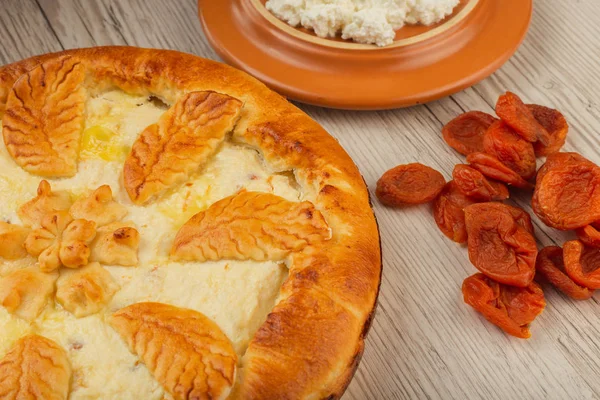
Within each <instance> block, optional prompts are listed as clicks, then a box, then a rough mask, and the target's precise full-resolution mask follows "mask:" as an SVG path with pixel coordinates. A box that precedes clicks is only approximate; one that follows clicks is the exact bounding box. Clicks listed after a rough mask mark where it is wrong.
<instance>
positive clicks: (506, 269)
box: [376, 92, 600, 338]
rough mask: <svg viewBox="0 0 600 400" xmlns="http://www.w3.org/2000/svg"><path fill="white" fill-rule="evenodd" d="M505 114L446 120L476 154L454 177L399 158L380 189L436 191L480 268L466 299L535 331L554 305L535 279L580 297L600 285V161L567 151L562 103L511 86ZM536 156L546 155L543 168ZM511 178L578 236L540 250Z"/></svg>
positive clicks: (448, 228)
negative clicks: (529, 97) (535, 98)
mask: <svg viewBox="0 0 600 400" xmlns="http://www.w3.org/2000/svg"><path fill="white" fill-rule="evenodd" d="M496 114H497V116H498V117H499V118H496V117H494V116H492V115H489V114H486V113H483V112H480V111H470V112H467V113H464V114H462V115H459V116H458V117H456V118H455V119H453V120H452V121H450V122H449V123H448V124H446V125H445V126H444V127H443V129H442V136H443V138H444V140H445V141H446V143H447V144H448V145H449V146H450V147H452V148H453V149H455V150H456V151H458V152H459V153H461V154H463V155H465V156H466V157H467V158H466V161H467V164H458V165H456V166H455V167H454V171H453V172H452V180H451V181H450V182H447V183H446V182H445V181H444V179H443V177H442V175H441V174H440V173H439V172H437V171H435V170H433V169H431V168H430V167H427V166H425V165H422V164H417V163H415V164H408V165H400V166H398V167H396V168H394V169H392V170H390V171H388V172H386V173H385V174H384V175H383V176H382V177H381V179H380V180H379V181H378V182H377V190H376V194H377V196H378V197H379V199H380V200H381V202H382V203H384V204H386V205H388V206H396V207H400V206H405V205H408V204H420V203H426V202H429V201H432V200H433V216H434V219H435V222H436V224H437V225H438V227H439V228H440V230H441V231H442V232H443V233H444V235H446V236H447V237H449V238H450V239H452V240H453V241H455V242H458V243H466V244H467V247H468V251H469V259H470V261H471V263H472V264H473V265H474V266H475V268H477V269H478V270H479V271H480V273H477V274H475V275H472V276H470V277H468V278H467V279H465V281H464V283H463V286H462V292H463V296H464V301H465V303H467V304H469V305H470V306H472V307H473V308H474V309H475V310H477V311H478V312H480V313H481V314H483V316H485V318H486V319H488V320H489V321H490V322H491V323H493V324H495V325H497V326H498V327H500V328H501V329H503V330H504V331H505V332H506V333H508V334H510V335H513V336H516V337H520V338H528V337H530V336H531V335H530V332H529V324H530V323H531V322H532V321H533V320H534V319H535V318H536V317H537V316H538V315H539V314H540V313H541V312H542V311H543V310H544V307H545V306H546V302H545V300H544V293H543V291H542V289H541V287H540V286H539V285H538V283H536V282H534V279H535V280H536V281H538V282H549V283H550V284H552V285H553V286H554V287H556V288H557V289H558V290H560V291H561V292H563V293H564V294H566V295H567V296H569V297H571V298H573V299H577V300H584V299H589V298H590V297H591V296H592V295H593V293H594V289H600V167H599V166H597V165H596V164H594V163H593V162H591V161H589V160H587V159H585V158H584V157H582V156H581V155H579V154H576V153H559V151H560V149H561V148H562V146H563V145H564V143H565V141H566V137H567V133H568V130H569V127H568V124H567V121H566V120H565V118H564V116H563V115H562V114H561V113H560V112H559V111H557V110H554V109H551V108H548V107H544V106H540V105H536V104H524V103H523V102H522V101H521V99H520V98H519V97H518V96H517V95H516V94H514V93H511V92H507V93H505V94H504V95H502V96H500V98H499V99H498V102H497V103H496ZM536 157H547V158H546V162H545V164H544V165H543V166H542V167H541V168H540V169H539V170H537V173H536V166H537V159H536ZM509 187H513V188H519V189H524V190H528V189H529V190H530V189H533V190H534V192H533V198H532V208H533V211H534V212H535V214H536V215H537V216H538V218H539V219H540V220H541V221H542V222H544V223H545V224H546V225H548V226H550V227H552V228H555V229H559V230H575V232H576V234H577V237H578V239H577V240H572V241H569V242H567V243H565V244H564V246H563V248H560V247H557V246H549V247H545V248H543V249H542V250H540V251H539V252H538V248H537V244H536V239H535V234H534V229H533V225H532V222H531V217H530V215H529V214H528V213H527V212H526V211H524V210H522V209H521V208H517V207H513V206H510V205H508V204H504V203H502V201H504V200H507V199H508V198H509V196H510V192H509V189H508V188H509Z"/></svg>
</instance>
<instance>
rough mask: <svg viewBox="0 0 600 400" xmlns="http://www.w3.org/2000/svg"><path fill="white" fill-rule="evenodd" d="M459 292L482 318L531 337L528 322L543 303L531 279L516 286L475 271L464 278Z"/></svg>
mask: <svg viewBox="0 0 600 400" xmlns="http://www.w3.org/2000/svg"><path fill="white" fill-rule="evenodd" d="M462 292H463V297H464V301H465V303H467V304H468V305H470V306H471V307H473V308H474V309H475V310H477V311H478V312H480V313H481V314H482V315H483V316H484V317H485V319H487V320H488V321H490V322H491V323H492V324H494V325H496V326H497V327H499V328H500V329H502V330H503V331H504V332H506V333H508V334H509V335H512V336H516V337H518V338H522V339H527V338H529V337H531V333H530V332H529V324H531V323H532V322H533V320H534V319H535V318H536V317H537V316H538V315H540V314H541V313H542V311H544V308H545V307H546V300H545V299H544V292H543V291H542V288H541V287H540V286H539V285H538V284H537V283H535V282H531V283H530V284H529V285H528V286H526V287H522V288H518V287H513V286H507V285H502V284H500V283H498V282H495V281H493V280H492V279H490V278H488V277H487V276H485V275H483V274H475V275H472V276H470V277H468V278H467V279H465V281H464V282H463V285H462Z"/></svg>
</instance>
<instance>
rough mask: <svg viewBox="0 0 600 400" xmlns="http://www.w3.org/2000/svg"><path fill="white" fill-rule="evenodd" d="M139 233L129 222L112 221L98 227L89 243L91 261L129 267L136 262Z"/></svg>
mask: <svg viewBox="0 0 600 400" xmlns="http://www.w3.org/2000/svg"><path fill="white" fill-rule="evenodd" d="M139 245H140V234H139V232H138V231H137V229H135V228H133V224H132V223H129V222H114V223H112V224H109V225H106V226H103V227H101V228H98V231H97V234H96V238H95V239H94V241H93V242H92V244H91V248H92V254H91V256H90V260H91V261H97V262H99V263H101V264H104V265H121V266H124V267H131V266H134V265H137V263H138V247H139Z"/></svg>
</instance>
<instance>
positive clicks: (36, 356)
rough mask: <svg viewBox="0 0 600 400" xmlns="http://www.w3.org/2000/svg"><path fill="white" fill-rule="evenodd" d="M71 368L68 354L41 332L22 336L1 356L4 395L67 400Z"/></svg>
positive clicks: (0, 383)
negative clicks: (40, 333) (39, 334)
mask: <svg viewBox="0 0 600 400" xmlns="http://www.w3.org/2000/svg"><path fill="white" fill-rule="evenodd" d="M70 380H71V367H70V365H69V361H68V360H67V353H66V352H65V350H64V349H63V348H62V347H60V346H59V345H58V344H56V343H55V342H53V341H52V340H50V339H46V338H45V337H42V336H38V335H29V336H25V337H23V338H21V339H20V340H19V341H17V343H15V345H14V346H13V347H12V348H11V349H10V350H9V351H8V353H7V354H6V355H5V356H4V358H2V359H0V398H1V399H4V400H20V399H30V400H66V398H67V396H68V394H69V382H70Z"/></svg>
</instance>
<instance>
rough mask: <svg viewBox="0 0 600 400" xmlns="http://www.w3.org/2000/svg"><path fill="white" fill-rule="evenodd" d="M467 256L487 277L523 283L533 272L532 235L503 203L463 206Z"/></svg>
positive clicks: (534, 254) (533, 249)
mask: <svg viewBox="0 0 600 400" xmlns="http://www.w3.org/2000/svg"><path fill="white" fill-rule="evenodd" d="M465 223H466V226H467V236H468V241H467V242H468V248H469V259H470V260H471V263H473V265H474V266H475V267H476V268H477V269H478V270H479V271H481V272H483V273H484V274H485V275H487V276H489V277H490V278H492V279H494V280H496V281H498V282H500V283H503V284H506V285H512V286H518V287H526V286H527V285H529V284H530V283H531V281H532V280H533V277H534V275H535V258H536V256H537V246H536V243H535V238H534V237H533V235H532V234H531V233H530V232H529V231H528V230H527V229H526V228H523V227H522V226H521V225H520V224H518V223H517V221H516V219H515V218H514V217H513V213H512V212H511V209H510V208H509V207H508V206H507V205H505V204H502V203H480V204H473V205H471V206H468V207H466V208H465Z"/></svg>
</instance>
